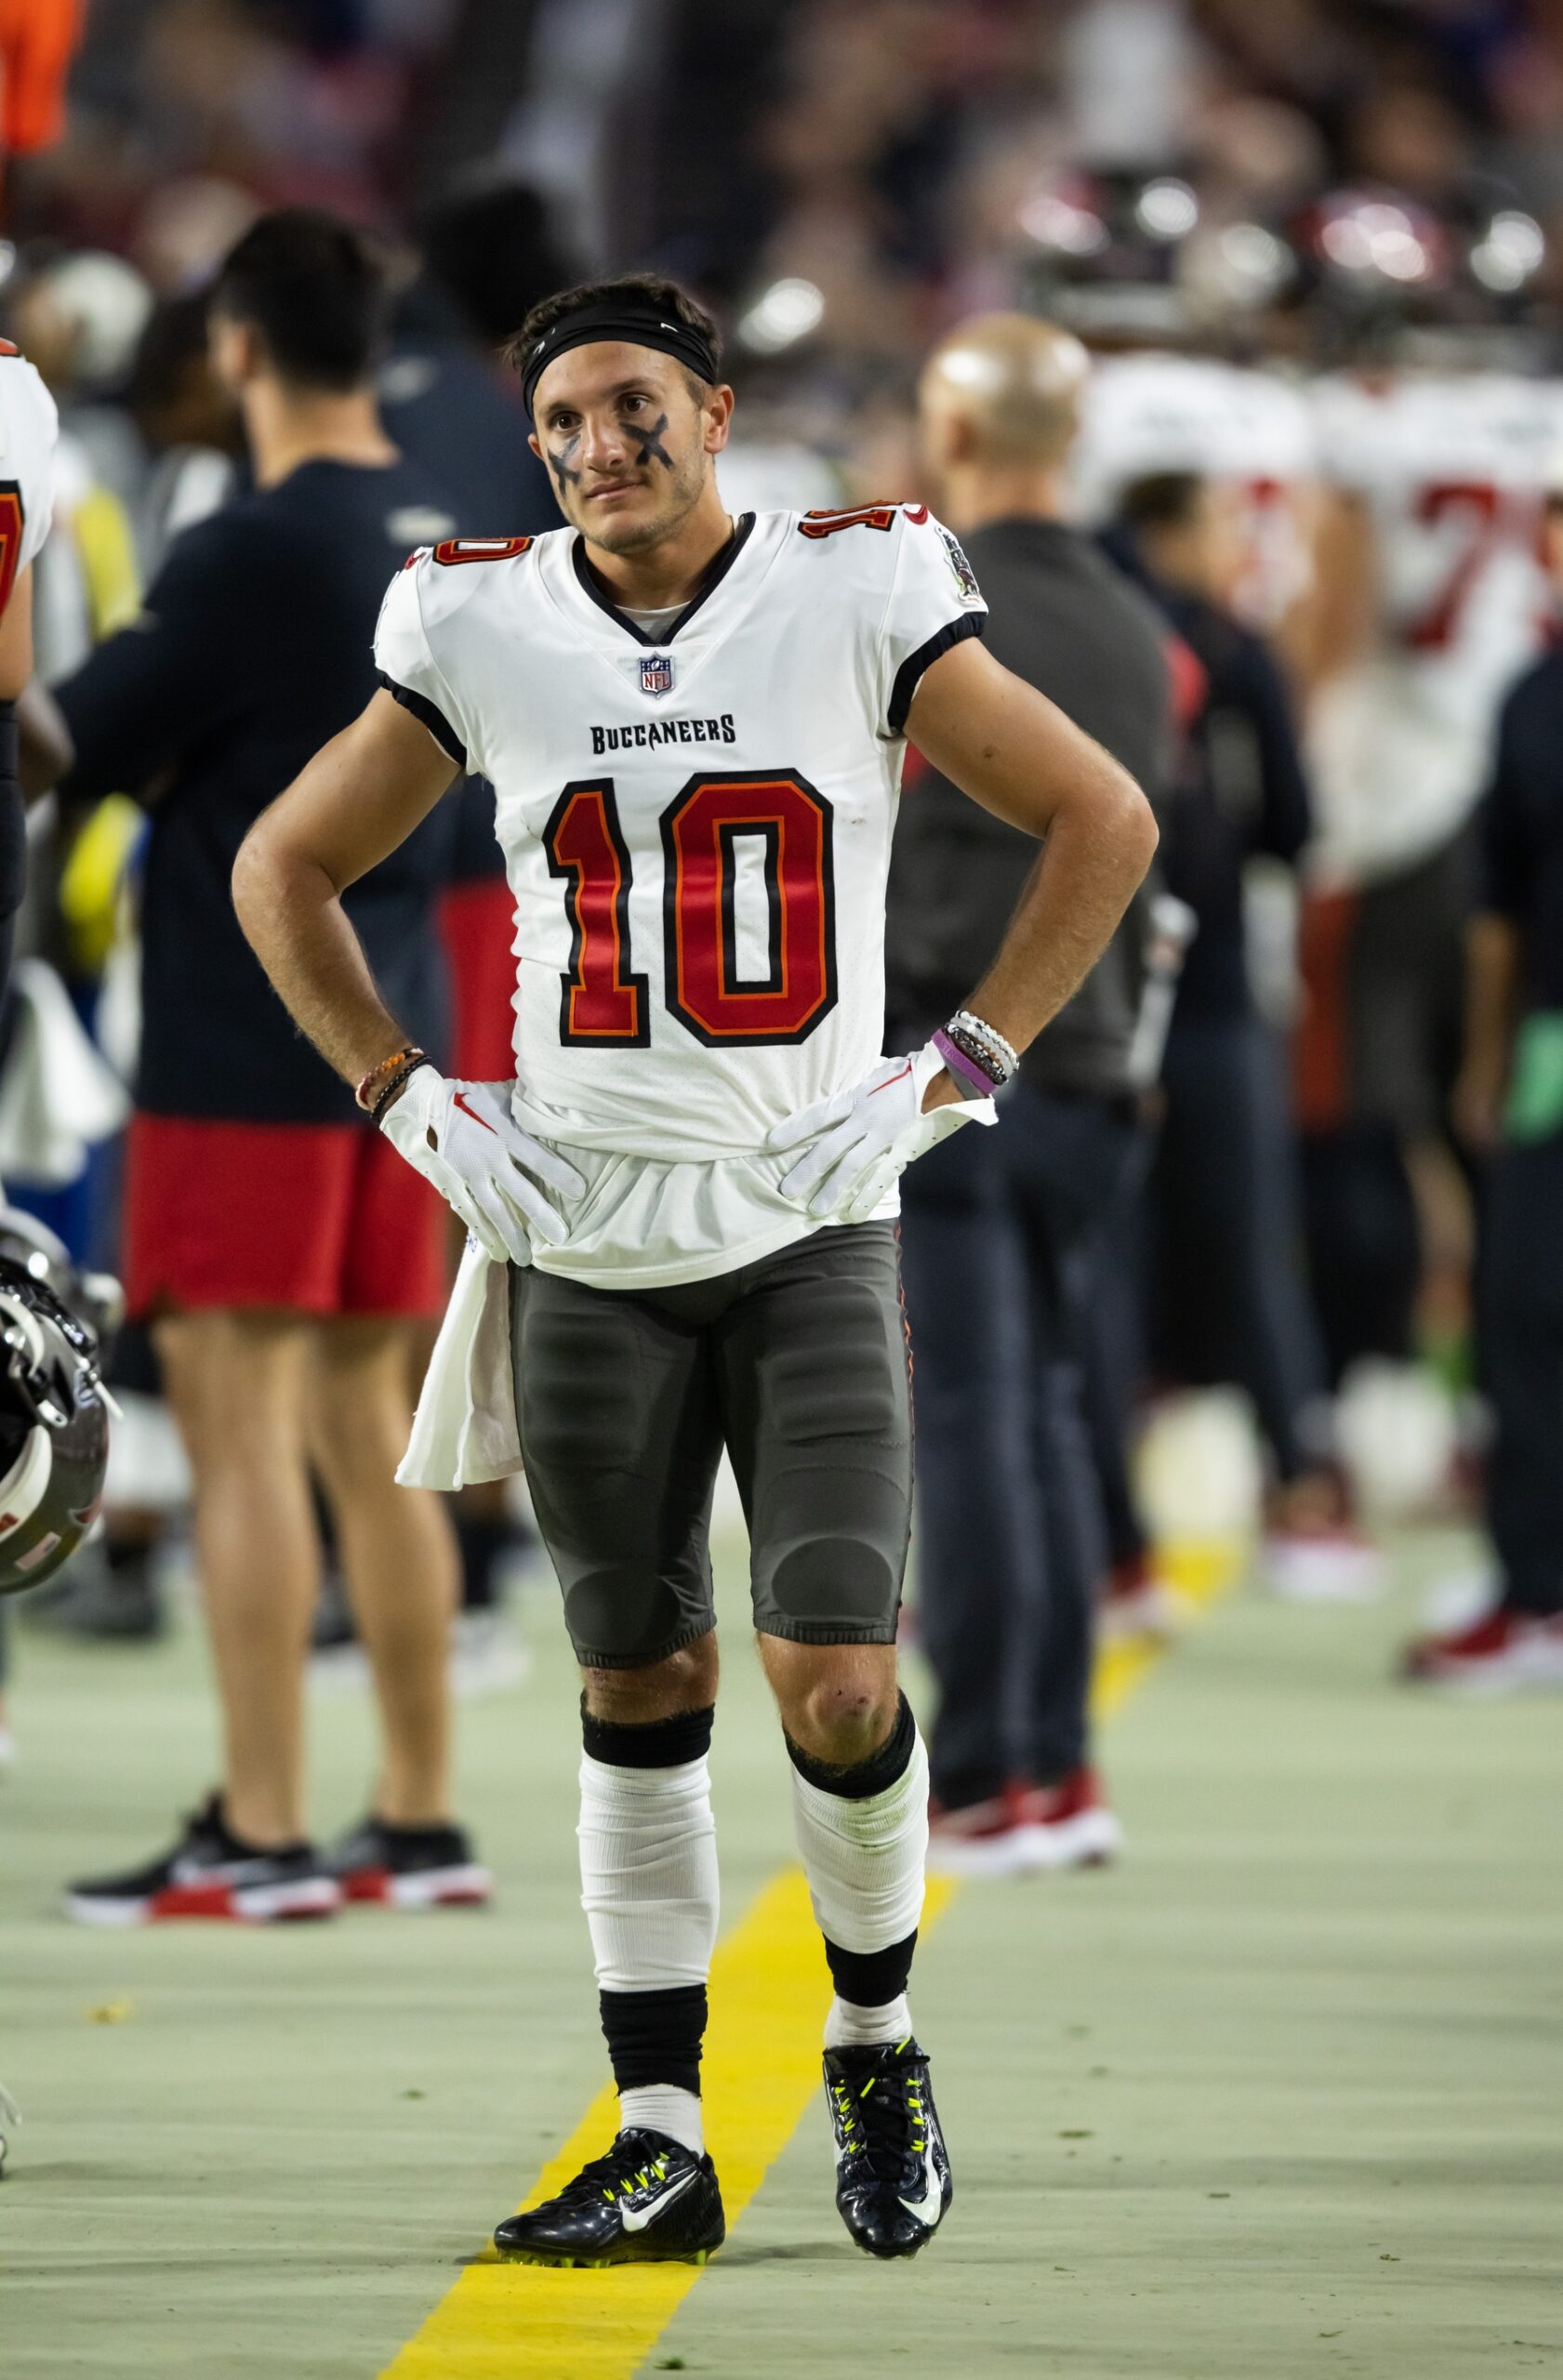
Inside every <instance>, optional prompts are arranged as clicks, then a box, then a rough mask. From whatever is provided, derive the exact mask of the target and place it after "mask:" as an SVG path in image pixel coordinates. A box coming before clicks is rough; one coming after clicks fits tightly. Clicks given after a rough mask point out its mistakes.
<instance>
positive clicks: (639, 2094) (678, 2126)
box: [618, 2034, 900, 2157]
mask: <svg viewBox="0 0 1563 2380" xmlns="http://www.w3.org/2000/svg"><path fill="white" fill-rule="evenodd" d="M896 2039H897V2040H899V2039H900V2035H899V2034H897V2035H896ZM618 2123H619V2130H620V2131H621V2132H625V2131H628V2130H629V2127H630V2126H631V2125H632V2124H633V2125H639V2126H640V2127H641V2128H642V2129H643V2130H644V2131H646V2132H666V2133H668V2134H669V2135H671V2137H672V2138H673V2139H674V2140H680V2141H682V2143H683V2145H684V2147H685V2148H686V2149H692V2150H693V2151H694V2153H695V2156H696V2157H700V2156H703V2155H704V2154H705V2148H706V2132H705V2126H704V2125H703V2124H702V2122H701V2121H700V2102H699V2100H698V2099H697V2098H696V2097H695V2094H694V2092H693V2091H681V2090H680V2088H679V2086H678V2084H677V2083H639V2084H637V2086H636V2088H635V2089H634V2090H633V2091H621V2092H620V2093H619V2095H618Z"/></svg>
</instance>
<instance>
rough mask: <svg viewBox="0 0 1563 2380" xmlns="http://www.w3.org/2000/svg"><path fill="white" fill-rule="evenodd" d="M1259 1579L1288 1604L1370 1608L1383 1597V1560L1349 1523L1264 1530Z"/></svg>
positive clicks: (1365, 1538)
mask: <svg viewBox="0 0 1563 2380" xmlns="http://www.w3.org/2000/svg"><path fill="white" fill-rule="evenodd" d="M1261 1575H1262V1576H1263V1578H1264V1580H1265V1585H1266V1586H1267V1587H1268V1588H1269V1590H1270V1593H1272V1594H1276V1595H1279V1596H1280V1597H1281V1598H1282V1599H1283V1601H1285V1602H1287V1603H1371V1602H1372V1601H1373V1599H1374V1597H1375V1596H1377V1595H1378V1594H1380V1593H1382V1592H1383V1588H1384V1555H1383V1554H1381V1553H1380V1551H1379V1549H1378V1547H1377V1546H1376V1545H1375V1544H1374V1543H1373V1541H1372V1540H1371V1538H1368V1537H1364V1536H1363V1534H1362V1532H1361V1530H1360V1529H1357V1528H1353V1527H1351V1526H1350V1524H1349V1523H1345V1522H1342V1523H1331V1524H1329V1525H1328V1526H1325V1527H1291V1528H1286V1527H1280V1528H1271V1529H1267V1530H1266V1531H1265V1545H1264V1552H1263V1554H1262V1556H1261Z"/></svg>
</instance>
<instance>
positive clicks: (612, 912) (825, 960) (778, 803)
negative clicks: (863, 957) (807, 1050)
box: [543, 770, 836, 1049]
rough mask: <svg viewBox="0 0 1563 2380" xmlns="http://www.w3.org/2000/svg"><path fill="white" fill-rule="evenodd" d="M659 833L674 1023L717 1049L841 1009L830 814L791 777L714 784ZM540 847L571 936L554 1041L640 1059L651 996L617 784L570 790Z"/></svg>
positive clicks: (692, 784)
mask: <svg viewBox="0 0 1563 2380" xmlns="http://www.w3.org/2000/svg"><path fill="white" fill-rule="evenodd" d="M660 824H661V831H662V853H663V868H664V879H663V895H662V927H663V956H664V962H665V975H664V998H665V1000H666V1003H667V1006H668V1008H669V1011H670V1012H671V1013H672V1014H673V1015H674V1016H675V1017H677V1018H678V1020H679V1022H680V1024H681V1025H684V1026H686V1027H687V1029H688V1030H689V1031H690V1032H691V1033H693V1034H694V1036H695V1039H696V1040H698V1041H703V1042H705V1043H706V1044H707V1045H708V1047H709V1048H721V1047H723V1046H731V1045H735V1044H743V1043H748V1044H750V1045H753V1044H757V1043H765V1042H771V1043H785V1042H796V1041H803V1040H806V1039H807V1038H808V1037H809V1035H810V1034H811V1033H812V1032H813V1031H814V1029H815V1025H818V1024H819V1022H820V1020H821V1019H822V1018H823V1017H825V1016H828V1014H829V1012H830V1011H831V1009H833V1008H834V1007H835V1005H836V918H835V880H834V876H833V872H832V853H831V813H830V804H829V803H828V801H827V800H825V798H824V796H823V795H822V794H819V793H816V792H815V789H814V787H813V786H811V785H809V784H807V783H806V782H805V780H804V779H803V778H802V777H801V776H798V775H797V774H794V773H793V772H792V771H790V770H788V771H787V772H785V773H783V774H778V775H775V776H767V777H755V776H748V775H743V774H726V775H722V774H719V775H710V774H707V775H700V776H694V777H691V778H690V780H689V782H688V784H687V785H685V786H684V787H683V789H682V792H681V793H679V794H678V795H677V796H676V797H675V799H674V800H672V801H671V802H669V806H668V808H667V809H666V810H665V811H664V812H663V813H662V817H661V821H660ZM543 840H544V847H545V849H546V851H547V853H548V865H549V873H550V876H555V877H558V878H560V879H563V883H564V887H565V893H564V901H565V906H566V909H567V910H568V913H569V918H570V928H571V941H570V967H569V972H568V973H567V974H565V975H564V976H563V977H562V978H561V982H562V985H563V991H562V996H561V999H560V1013H559V1037H560V1039H561V1040H562V1041H563V1042H565V1043H567V1044H571V1045H575V1046H578V1047H585V1048H596V1049H643V1048H644V1047H645V1046H646V1044H647V1043H648V1042H649V1041H650V1039H651V1014H650V999H649V992H648V986H647V983H646V978H645V976H644V975H643V974H638V973H637V972H635V967H634V959H633V954H632V952H631V949H630V939H629V892H630V885H631V881H632V866H631V861H630V856H629V846H628V844H627V843H626V841H625V840H624V831H623V828H622V826H621V825H620V823H619V814H618V803H617V800H616V796H615V792H614V782H613V779H612V778H611V777H601V778H591V779H587V780H583V781H581V782H580V783H578V784H574V785H567V786H566V787H565V788H564V790H563V793H562V794H561V795H560V797H559V800H558V801H557V802H556V803H555V804H554V808H553V813H552V815H551V816H550V819H549V823H548V826H547V827H546V829H545V831H544V837H543ZM741 905H742V906H743V908H744V911H745V915H744V916H742V917H741V916H740V906H741Z"/></svg>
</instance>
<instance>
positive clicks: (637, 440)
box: [532, 339, 731, 554]
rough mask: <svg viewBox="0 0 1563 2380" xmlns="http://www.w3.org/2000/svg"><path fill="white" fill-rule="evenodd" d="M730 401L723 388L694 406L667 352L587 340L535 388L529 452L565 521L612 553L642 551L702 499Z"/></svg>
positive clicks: (560, 359) (562, 358)
mask: <svg viewBox="0 0 1563 2380" xmlns="http://www.w3.org/2000/svg"><path fill="white" fill-rule="evenodd" d="M724 401H725V402H724ZM730 404H731V398H730V394H729V392H728V391H727V390H722V389H714V390H711V391H710V392H709V402H707V403H698V402H697V401H696V400H695V397H694V396H693V394H692V393H691V390H690V385H689V381H688V379H687V378H686V377H685V375H684V373H683V371H682V368H681V367H680V365H679V364H676V363H675V362H674V361H673V359H672V357H671V356H670V355H662V354H659V353H658V352H657V351H656V349H654V348H648V347H633V346H629V345H628V344H626V343H624V342H622V341H619V340H614V339H603V340H600V341H593V342H592V344H591V345H590V346H589V347H575V348H570V349H569V350H566V352H565V353H564V354H563V355H561V356H560V357H558V358H557V359H556V361H555V362H554V363H552V364H550V365H549V368H548V370H547V371H546V372H545V373H544V374H543V377H542V378H541V379H540V380H539V381H538V383H537V388H536V395H535V398H534V411H535V416H536V432H535V434H534V436H533V440H532V448H533V452H534V453H535V454H536V455H539V456H541V457H542V459H543V461H544V462H545V463H546V464H547V465H548V468H549V472H550V477H551V479H552V481H553V485H554V493H555V495H556V496H558V498H559V509H560V510H561V511H562V512H563V515H564V518H565V520H566V521H568V522H571V524H572V525H573V526H574V527H575V528H577V529H579V530H580V532H581V534H582V535H583V536H586V537H589V539H590V540H591V542H592V544H593V545H597V546H602V547H603V548H605V549H606V550H607V551H608V552H609V553H616V554H629V553H638V552H641V551H642V550H643V549H645V548H646V547H648V546H655V545H657V544H659V543H660V542H661V540H662V539H663V538H664V537H667V536H670V535H671V534H672V532H673V531H674V530H675V529H677V527H678V526H679V524H680V522H682V521H683V520H684V519H685V518H686V517H687V516H688V514H689V513H691V512H692V511H693V510H694V509H695V505H696V504H698V502H699V501H700V497H701V496H702V494H703V493H704V490H705V487H706V483H707V480H708V478H709V474H710V469H711V457H712V456H713V455H714V454H715V452H716V450H717V448H718V447H719V446H720V445H721V444H722V443H723V441H724V439H725V436H726V415H727V410H728V408H729V407H730Z"/></svg>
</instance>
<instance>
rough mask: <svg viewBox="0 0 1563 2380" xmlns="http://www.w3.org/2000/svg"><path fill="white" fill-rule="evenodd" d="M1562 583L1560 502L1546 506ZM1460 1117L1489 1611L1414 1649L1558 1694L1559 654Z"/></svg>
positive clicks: (1517, 783) (1542, 705)
mask: <svg viewBox="0 0 1563 2380" xmlns="http://www.w3.org/2000/svg"><path fill="white" fill-rule="evenodd" d="M1547 536H1548V545H1549V549H1550V554H1551V560H1552V566H1553V572H1554V575H1555V576H1556V577H1557V578H1558V579H1559V580H1563V491H1555V492H1554V493H1553V495H1552V496H1550V497H1549V500H1548V506H1547ZM1477 826H1478V831H1479V836H1480V862H1481V874H1482V883H1481V893H1480V905H1479V907H1478V910H1477V915H1476V916H1475V917H1474V918H1473V919H1472V920H1471V924H1470V928H1469V932H1468V938H1467V1007H1466V1014H1467V1022H1466V1037H1465V1052H1464V1064H1463V1066H1462V1069H1461V1073H1460V1076H1459V1079H1458V1081H1457V1083H1456V1086H1455V1093H1454V1116H1455V1122H1456V1126H1457V1129H1458V1130H1459V1131H1460V1133H1461V1135H1462V1137H1463V1139H1464V1142H1465V1143H1466V1144H1467V1146H1468V1147H1469V1148H1471V1149H1472V1150H1473V1152H1475V1153H1477V1155H1479V1156H1484V1157H1489V1158H1490V1165H1489V1170H1488V1179H1487V1180H1486V1182H1485V1183H1484V1184H1483V1196H1482V1197H1481V1199H1480V1202H1479V1206H1478V1245H1477V1342H1478V1349H1479V1354H1480V1359H1481V1374H1482V1380H1483V1384H1484V1386H1485V1387H1486V1389H1487V1393H1488V1395H1489V1396H1490V1399H1491V1403H1492V1410H1493V1417H1494V1421H1495V1424H1496V1428H1495V1433H1494V1438H1493V1445H1492V1451H1491V1454H1490V1459H1489V1464H1488V1476H1487V1517H1488V1523H1489V1526H1490V1529H1491V1532H1492V1540H1493V1544H1494V1546H1495V1548H1496V1551H1497V1554H1498V1563H1499V1573H1500V1589H1499V1595H1498V1600H1497V1602H1496V1603H1495V1604H1494V1605H1493V1606H1492V1607H1491V1608H1490V1610H1488V1611H1486V1612H1484V1613H1482V1614H1481V1615H1480V1616H1479V1617H1478V1618H1477V1620H1475V1621H1474V1622H1473V1623H1471V1624H1470V1625H1468V1626H1466V1627H1463V1628H1456V1629H1453V1630H1450V1631H1448V1632H1445V1633H1438V1634H1434V1635H1429V1636H1424V1637H1422V1638H1421V1639H1419V1640H1418V1641H1417V1642H1416V1643H1414V1644H1412V1645H1411V1646H1409V1647H1408V1649H1407V1654H1406V1669H1407V1673H1408V1674H1409V1675H1410V1676H1411V1677H1417V1678H1429V1679H1442V1680H1447V1681H1450V1682H1451V1683H1456V1684H1465V1685H1476V1686H1484V1687H1487V1688H1490V1689H1502V1688H1512V1687H1521V1686H1563V652H1557V651H1554V652H1551V653H1549V654H1547V655H1546V656H1545V658H1544V659H1543V660H1541V661H1539V662H1537V663H1536V665H1535V667H1534V668H1532V669H1530V671H1529V672H1528V673H1527V674H1526V676H1524V677H1523V678H1521V679H1520V681H1519V682H1518V684H1517V686H1516V687H1515V689H1514V691H1513V693H1512V694H1510V695H1509V698H1508V701H1507V702H1506V703H1505V704H1504V706H1503V713H1502V715H1501V718H1500V721H1499V726H1498V748H1497V760H1496V765H1495V767H1494V770H1493V775H1492V783H1491V786H1490V789H1489V792H1488V794H1487V798H1486V800H1485V801H1484V803H1483V805H1482V808H1481V811H1480V813H1479V815H1478V819H1477Z"/></svg>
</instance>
